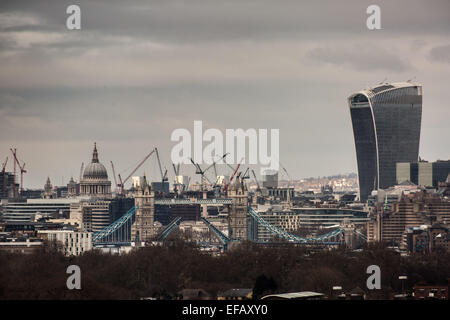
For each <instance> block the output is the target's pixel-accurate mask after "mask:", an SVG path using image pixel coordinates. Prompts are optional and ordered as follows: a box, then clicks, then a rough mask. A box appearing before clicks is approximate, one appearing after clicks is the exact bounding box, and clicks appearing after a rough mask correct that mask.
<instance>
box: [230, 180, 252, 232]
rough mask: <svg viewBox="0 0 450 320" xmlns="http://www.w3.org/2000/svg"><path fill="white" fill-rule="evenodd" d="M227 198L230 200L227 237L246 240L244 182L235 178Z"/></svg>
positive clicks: (246, 194)
mask: <svg viewBox="0 0 450 320" xmlns="http://www.w3.org/2000/svg"><path fill="white" fill-rule="evenodd" d="M228 197H229V198H230V199H231V206H230V213H229V216H228V237H229V238H231V239H235V240H247V216H248V192H247V186H246V184H245V181H244V180H242V179H240V178H239V177H237V178H236V180H235V182H234V183H233V185H232V186H231V188H230V189H229V190H228Z"/></svg>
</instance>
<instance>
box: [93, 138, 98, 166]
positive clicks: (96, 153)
mask: <svg viewBox="0 0 450 320" xmlns="http://www.w3.org/2000/svg"><path fill="white" fill-rule="evenodd" d="M98 162H99V161H98V152H97V143H96V142H94V152H92V163H98Z"/></svg>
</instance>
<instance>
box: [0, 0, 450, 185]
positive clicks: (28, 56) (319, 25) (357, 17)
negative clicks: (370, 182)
mask: <svg viewBox="0 0 450 320" xmlns="http://www.w3.org/2000/svg"><path fill="white" fill-rule="evenodd" d="M107 3H108V4H107ZM405 3H407V4H408V5H405ZM369 4H371V3H370V2H369V1H362V2H361V1H348V2H347V3H346V5H345V6H341V5H340V4H337V3H334V2H330V3H329V4H328V5H327V6H326V9H324V7H323V4H321V5H315V4H311V3H308V4H298V3H295V2H291V1H285V2H283V3H282V5H280V4H279V3H274V2H273V3H272V2H265V3H264V5H259V6H258V7H256V5H257V4H256V2H248V3H247V4H246V5H241V6H240V5H238V4H237V3H234V2H230V3H227V4H222V5H221V10H218V9H217V7H215V6H214V5H212V4H204V3H202V4H200V3H199V2H196V1H192V2H191V3H190V4H185V3H182V2H173V3H172V4H170V5H169V4H161V3H158V4H147V5H143V4H142V3H139V2H132V3H131V4H130V5H125V4H121V3H120V2H104V1H96V2H95V3H88V2H81V3H80V7H81V10H82V16H83V18H82V28H81V30H79V31H69V30H67V29H66V28H65V19H66V17H67V15H66V14H65V7H66V5H67V4H66V3H58V2H55V1H43V2H40V3H39V5H37V4H29V3H26V2H20V1H14V2H12V1H11V2H10V1H5V2H2V4H0V8H1V12H2V13H1V14H0V39H1V47H0V66H1V68H0V83H1V85H0V116H1V120H0V157H1V158H0V160H1V161H2V162H3V161H4V158H5V157H6V156H10V152H9V148H10V147H15V148H17V151H18V155H19V158H20V160H21V161H24V162H25V163H26V168H27V170H28V173H26V174H25V175H24V184H25V187H30V188H37V187H39V188H41V187H42V186H43V185H44V183H45V181H46V178H47V176H50V177H51V179H52V181H54V182H55V184H59V182H60V181H61V178H62V177H64V182H65V183H67V182H68V181H69V179H70V177H71V176H73V177H74V178H75V179H78V175H79V170H80V165H81V162H84V163H85V164H86V163H88V161H89V158H90V153H91V148H92V145H93V143H94V142H97V144H98V147H99V152H100V153H101V159H100V161H102V162H103V163H104V164H105V166H106V168H107V170H108V174H109V175H110V177H111V168H110V166H109V161H110V160H112V161H113V162H114V164H115V165H116V167H117V171H118V172H122V171H123V170H125V169H126V168H128V167H130V166H133V164H135V163H137V162H138V161H139V160H141V159H142V158H143V157H144V156H145V154H147V153H148V152H149V151H150V150H151V149H153V148H154V147H155V146H156V147H158V149H159V150H160V152H161V157H162V162H163V163H164V165H165V166H166V167H167V168H168V171H169V177H172V176H173V173H172V171H171V170H170V167H171V163H170V158H169V155H170V150H171V148H172V146H173V145H174V144H173V143H172V142H171V141H170V133H171V132H172V131H173V130H175V129H177V128H187V129H192V127H193V123H194V120H202V121H203V122H204V124H205V127H213V128H219V129H221V130H222V131H225V129H227V128H243V129H248V128H267V129H271V128H276V129H279V130H280V160H281V162H282V163H283V165H284V166H285V167H286V168H287V169H288V171H289V173H290V175H291V176H292V177H293V178H297V179H299V178H306V177H313V176H328V175H333V174H338V173H348V172H356V171H357V163H356V154H355V150H354V142H353V134H352V128H351V118H350V115H349V113H348V110H347V108H348V106H347V102H346V99H347V97H348V96H349V95H350V94H351V93H352V92H356V91H357V90H360V89H363V88H368V87H372V86H375V85H377V84H378V83H380V82H382V81H383V80H384V79H386V78H387V81H388V82H400V81H406V80H408V79H412V78H413V77H414V76H415V77H416V78H415V81H417V82H420V83H421V84H422V85H423V90H424V97H425V98H424V102H423V119H422V127H421V141H420V149H419V150H420V152H419V155H420V156H421V157H422V158H424V159H426V160H429V161H434V160H437V159H448V157H449V155H448V150H446V149H445V147H443V145H444V142H445V137H447V136H449V135H450V128H449V127H448V125H447V123H446V119H447V118H448V115H449V109H448V107H447V101H449V100H450V93H449V92H448V90H446V84H447V83H449V81H450V72H449V71H450V56H449V52H450V36H449V32H448V31H449V30H450V22H449V21H450V4H449V3H448V2H447V1H436V5H435V6H434V7H431V8H430V7H428V6H426V4H425V3H423V2H420V1H413V2H411V1H407V2H406V1H400V2H396V3H395V4H393V3H389V2H386V1H381V2H380V3H379V5H380V7H381V12H382V14H381V19H382V29H381V30H368V29H367V28H366V25H365V20H366V18H367V14H366V8H367V6H368V5H369ZM256 9H258V10H256ZM425 9H427V10H425ZM411 21H414V23H411ZM44 75H45V76H44ZM280 110H281V111H282V112H280ZM8 166H9V168H11V162H10V163H9V164H8ZM183 170H185V173H186V174H189V175H191V176H194V168H193V166H185V168H184V169H183ZM144 171H146V172H147V174H148V175H150V176H152V175H153V177H154V179H155V180H156V179H157V178H158V177H159V173H158V169H157V167H156V164H155V163H148V164H147V166H144V167H143V168H142V169H141V170H140V171H139V172H137V173H136V175H138V174H143V172H144Z"/></svg>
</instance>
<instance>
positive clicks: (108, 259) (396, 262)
mask: <svg viewBox="0 0 450 320" xmlns="http://www.w3.org/2000/svg"><path fill="white" fill-rule="evenodd" d="M71 264H75V265H78V266H79V267H80V268H81V290H68V289H67V287H66V280H67V277H68V276H69V275H68V274H66V269H67V267H68V266H69V265H71ZM372 264H375V265H378V266H379V267H380V268H381V282H382V289H381V290H376V292H373V291H372V292H369V291H368V295H369V297H370V296H372V297H373V298H389V297H390V296H391V295H392V293H393V292H399V291H400V290H401V283H400V282H399V280H398V276H399V275H404V274H406V275H408V280H407V282H405V289H411V287H412V285H413V284H415V283H417V282H420V281H425V282H428V283H446V281H447V279H448V278H450V268H449V266H450V255H449V254H448V253H440V254H431V255H413V256H410V257H400V256H399V255H398V254H397V253H396V252H394V251H392V250H390V249H388V248H386V247H385V246H383V245H382V244H378V245H371V246H367V247H366V248H365V249H364V250H363V251H361V252H352V251H347V250H345V249H337V250H331V251H327V250H326V251H317V252H314V251H308V250H307V249H305V248H303V247H300V246H298V247H295V246H285V247H276V248H275V247H263V246H260V245H257V244H254V243H250V242H243V243H242V244H240V245H238V246H237V247H235V248H233V249H232V250H230V251H228V252H227V253H225V254H223V255H220V256H212V255H210V254H207V253H204V252H202V251H200V250H198V248H196V247H194V246H192V245H190V244H188V243H186V242H185V241H183V240H181V239H179V238H175V239H171V241H169V242H167V243H166V244H165V245H164V246H160V247H146V248H142V249H139V250H135V251H132V252H131V253H129V254H126V255H109V254H102V253H100V252H98V251H96V250H94V251H90V252H87V253H85V254H83V255H81V256H78V257H72V258H69V257H64V256H63V255H62V254H61V253H60V252H59V251H58V250H57V248H55V247H54V246H51V245H47V246H46V247H45V249H43V250H42V251H40V252H36V253H33V254H30V255H20V254H10V253H5V252H2V253H0V299H138V298H140V297H149V296H153V297H163V298H164V297H165V298H170V297H174V296H175V295H176V293H177V292H178V291H180V290H181V289H184V288H202V289H204V290H206V291H207V292H209V293H210V294H213V295H215V294H217V293H218V292H219V291H225V290H227V289H230V288H254V289H255V290H254V291H255V294H256V295H257V296H261V295H263V294H267V293H271V292H296V291H307V290H308V291H316V292H322V293H325V294H327V295H330V294H331V288H332V287H333V286H342V287H343V288H344V290H348V291H349V290H351V289H353V288H355V287H357V286H359V287H360V288H362V289H365V288H366V280H367V278H368V276H369V275H368V274H367V273H366V269H367V267H368V266H369V265H372Z"/></svg>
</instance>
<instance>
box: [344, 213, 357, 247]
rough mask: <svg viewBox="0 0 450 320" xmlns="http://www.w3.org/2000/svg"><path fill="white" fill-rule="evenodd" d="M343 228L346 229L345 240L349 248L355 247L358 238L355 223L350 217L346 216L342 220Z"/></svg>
mask: <svg viewBox="0 0 450 320" xmlns="http://www.w3.org/2000/svg"><path fill="white" fill-rule="evenodd" d="M341 228H342V229H344V240H345V245H346V246H347V248H349V249H355V247H356V241H355V240H356V239H355V234H354V231H355V224H354V223H353V222H351V221H350V219H348V218H345V219H344V220H343V221H342V224H341Z"/></svg>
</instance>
